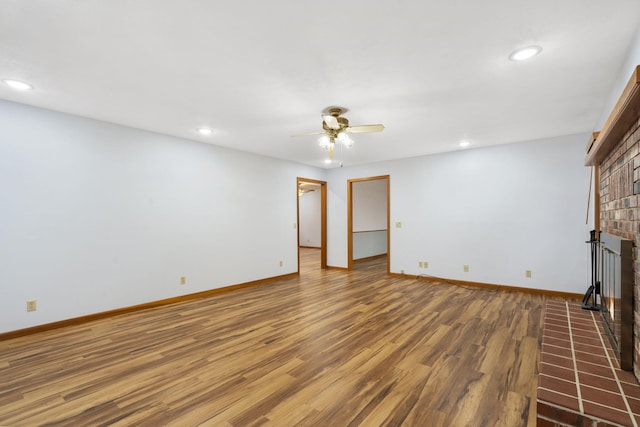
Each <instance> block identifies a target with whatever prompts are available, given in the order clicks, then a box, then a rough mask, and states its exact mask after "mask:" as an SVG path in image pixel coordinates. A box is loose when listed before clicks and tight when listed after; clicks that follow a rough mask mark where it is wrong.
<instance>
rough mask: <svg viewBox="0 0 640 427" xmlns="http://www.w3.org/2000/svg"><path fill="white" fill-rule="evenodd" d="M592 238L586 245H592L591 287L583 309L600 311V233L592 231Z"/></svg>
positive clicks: (583, 303)
mask: <svg viewBox="0 0 640 427" xmlns="http://www.w3.org/2000/svg"><path fill="white" fill-rule="evenodd" d="M590 234H591V238H590V239H589V240H587V241H586V242H585V243H589V244H590V245H591V285H590V286H589V289H587V292H586V293H585V294H584V298H582V304H581V306H582V308H583V309H585V310H593V311H599V310H600V304H598V302H599V300H600V281H599V280H598V243H600V231H596V230H591V231H590Z"/></svg>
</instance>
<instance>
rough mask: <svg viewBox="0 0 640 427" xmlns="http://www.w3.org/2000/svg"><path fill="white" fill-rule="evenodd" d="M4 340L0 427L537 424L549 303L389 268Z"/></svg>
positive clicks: (374, 266) (311, 253) (313, 253)
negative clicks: (397, 273) (541, 354)
mask: <svg viewBox="0 0 640 427" xmlns="http://www.w3.org/2000/svg"><path fill="white" fill-rule="evenodd" d="M301 260H302V261H301V274H300V277H299V278H294V279H287V280H282V281H279V282H273V283H269V284H265V285H260V286H256V287H251V288H244V289H238V290H235V291H231V292H227V293H221V294H217V295H214V296H211V297H207V298H201V299H198V300H193V301H188V302H185V303H179V304H175V305H171V306H165V307H159V308H153V309H149V310H145V311H143V312H137V313H130V314H125V315H120V316H117V317H113V318H110V319H104V320H99V321H95V322H91V323H87V324H84V325H77V326H71V327H66V328H64V329H58V330H55V331H49V332H43V333H40V334H35V335H31V336H27V337H22V338H16V339H13V340H8V341H4V342H0V425H11V426H35V425H50V426H63V425H64V426H81V425H91V426H93V425H110V426H111V425H149V426H158V425H175V426H195V425H207V426H257V425H264V426H293V425H299V426H359V425H360V426H378V425H385V426H400V425H403V426H509V427H513V426H526V425H535V406H536V383H537V376H536V375H537V363H538V349H539V340H540V336H541V318H542V306H543V302H544V298H545V297H543V296H540V295H531V294H523V293H516V292H504V291H489V290H485V289H471V288H465V287H461V286H455V285H448V284H432V283H429V282H426V281H423V280H415V279H410V278H407V279H403V278H396V277H388V276H386V274H385V273H384V272H385V271H386V270H385V269H386V265H385V264H384V263H385V262H386V259H384V258H383V259H375V260H371V261H364V262H362V263H358V264H357V267H356V268H355V269H354V271H351V272H344V271H335V270H319V269H318V268H315V266H319V264H320V262H319V251H317V250H314V249H304V250H303V251H302V255H301Z"/></svg>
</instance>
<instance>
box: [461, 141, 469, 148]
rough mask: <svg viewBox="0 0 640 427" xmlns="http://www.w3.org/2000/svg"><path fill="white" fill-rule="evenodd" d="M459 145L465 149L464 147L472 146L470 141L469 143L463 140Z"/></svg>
mask: <svg viewBox="0 0 640 427" xmlns="http://www.w3.org/2000/svg"><path fill="white" fill-rule="evenodd" d="M458 145H459V146H460V147H463V148H464V147H468V146H470V145H471V143H470V142H469V141H467V140H462V141H460V144H458Z"/></svg>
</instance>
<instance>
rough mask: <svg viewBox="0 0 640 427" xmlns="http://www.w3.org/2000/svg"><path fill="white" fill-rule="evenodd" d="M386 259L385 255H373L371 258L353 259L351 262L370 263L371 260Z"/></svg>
mask: <svg viewBox="0 0 640 427" xmlns="http://www.w3.org/2000/svg"><path fill="white" fill-rule="evenodd" d="M386 257H387V254H380V255H373V256H368V257H364V258H358V259H354V260H353V262H360V261H370V260H372V259H378V258H386Z"/></svg>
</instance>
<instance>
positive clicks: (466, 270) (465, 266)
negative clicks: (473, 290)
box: [462, 264, 469, 273]
mask: <svg viewBox="0 0 640 427" xmlns="http://www.w3.org/2000/svg"><path fill="white" fill-rule="evenodd" d="M462 269H463V270H464V272H465V273H468V272H469V264H465V265H463V266H462Z"/></svg>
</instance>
